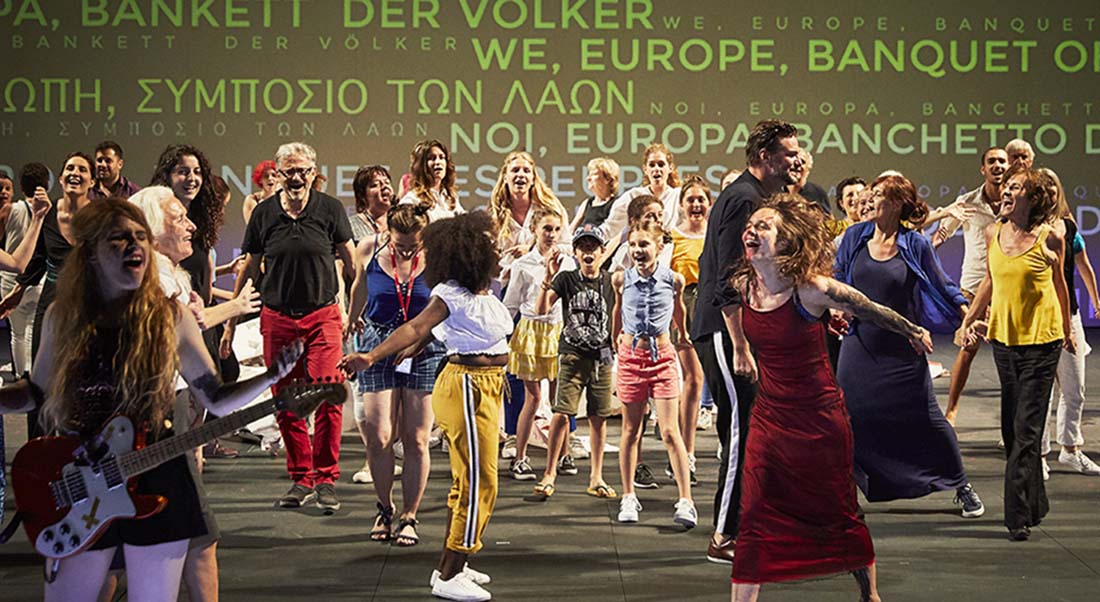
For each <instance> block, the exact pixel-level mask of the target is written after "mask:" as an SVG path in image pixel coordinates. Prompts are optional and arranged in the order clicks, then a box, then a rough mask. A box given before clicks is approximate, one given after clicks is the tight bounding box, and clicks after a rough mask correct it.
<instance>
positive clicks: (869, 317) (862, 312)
mask: <svg viewBox="0 0 1100 602" xmlns="http://www.w3.org/2000/svg"><path fill="white" fill-rule="evenodd" d="M825 295H826V296H827V297H829V298H830V299H832V300H833V301H835V302H836V303H839V304H841V305H842V306H843V308H844V310H845V311H848V312H849V313H851V314H852V315H854V316H855V317H857V318H859V319H861V320H866V321H868V322H870V323H872V324H874V325H875V326H878V327H880V328H885V329H886V330H891V331H893V332H896V333H898V334H901V335H905V336H907V337H908V336H913V335H915V334H917V333H918V332H920V327H919V326H917V325H916V324H913V323H912V322H910V321H909V320H906V319H905V317H904V316H902V315H901V314H899V313H898V312H896V311H894V310H892V309H890V308H889V307H885V306H882V305H879V304H878V303H875V302H874V301H871V300H870V299H868V298H867V295H864V294H863V293H861V292H859V291H858V290H856V289H854V288H852V287H850V286H848V285H845V284H842V283H840V282H836V281H834V280H830V281H829V283H828V284H827V285H826V287H825Z"/></svg>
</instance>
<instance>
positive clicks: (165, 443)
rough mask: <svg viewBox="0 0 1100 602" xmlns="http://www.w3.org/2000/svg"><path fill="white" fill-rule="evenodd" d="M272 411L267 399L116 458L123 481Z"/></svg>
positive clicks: (271, 401)
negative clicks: (124, 478)
mask: <svg viewBox="0 0 1100 602" xmlns="http://www.w3.org/2000/svg"><path fill="white" fill-rule="evenodd" d="M274 410H275V399H274V398H272V399H268V400H266V401H263V402H261V403H258V404H256V405H254V406H250V407H247V408H244V409H242V410H238V411H236V412H233V413H232V414H228V415H226V416H222V417H221V418H217V419H215V420H211V421H209V422H207V423H205V424H203V425H202V426H200V427H198V428H194V429H191V430H189V431H187V432H186V433H182V434H180V435H176V436H174V437H169V438H168V439H163V440H161V441H157V442H156V443H154V444H152V445H148V446H146V447H143V448H141V449H136V450H134V451H132V452H128V453H126V454H123V455H122V456H121V457H120V458H119V465H120V467H121V468H122V471H123V474H124V476H125V477H126V478H130V477H135V476H137V475H139V474H141V473H143V472H147V471H150V470H152V469H154V468H156V467H157V466H160V465H161V464H164V463H165V462H167V461H169V460H171V459H172V458H175V457H176V456H180V455H183V454H185V453H187V452H188V451H190V450H192V449H195V448H196V447H198V446H200V445H204V444H206V443H207V442H209V441H213V440H214V439H217V438H218V437H221V436H222V435H227V434H229V433H232V432H234V431H236V430H238V429H241V428H243V427H244V426H246V425H248V424H249V423H252V422H255V421H256V420H258V419H260V418H263V417H264V416H267V415H268V414H270V413H271V412H273V411H274Z"/></svg>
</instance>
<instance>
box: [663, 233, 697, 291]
mask: <svg viewBox="0 0 1100 602" xmlns="http://www.w3.org/2000/svg"><path fill="white" fill-rule="evenodd" d="M705 238H706V235H705V234H698V235H695V234H685V233H683V232H681V231H680V229H679V228H673V229H672V262H671V263H670V265H669V267H670V268H672V271H673V272H676V273H678V274H680V275H681V276H683V277H684V285H685V286H686V285H689V284H696V283H697V282H699V256H700V255H702V254H703V241H704V239H705Z"/></svg>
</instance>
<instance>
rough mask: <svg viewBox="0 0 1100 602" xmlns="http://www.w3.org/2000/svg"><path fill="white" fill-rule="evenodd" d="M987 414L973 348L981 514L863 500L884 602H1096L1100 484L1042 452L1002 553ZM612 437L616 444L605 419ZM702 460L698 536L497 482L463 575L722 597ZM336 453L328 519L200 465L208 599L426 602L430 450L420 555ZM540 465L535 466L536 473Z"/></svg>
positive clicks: (590, 595)
mask: <svg viewBox="0 0 1100 602" xmlns="http://www.w3.org/2000/svg"><path fill="white" fill-rule="evenodd" d="M1089 338H1090V339H1092V343H1093V346H1094V347H1095V346H1097V345H1100V332H1093V333H1090V337H1089ZM937 343H938V344H939V347H938V350H937V351H936V352H935V354H934V359H937V360H939V361H942V362H944V363H945V364H946V365H947V366H948V367H950V364H951V361H952V360H953V357H954V348H953V347H951V345H950V341H948V340H947V339H946V338H941V339H940V340H937ZM1089 373H1090V380H1091V382H1092V383H1098V382H1100V378H1097V377H1098V376H1100V362H1098V360H1096V359H1095V358H1092V359H1091V360H1090V362H1089ZM1094 386H1095V385H1094ZM946 388H947V379H946V378H940V379H938V380H937V381H936V390H937V393H938V394H939V395H940V399H941V403H942V402H944V401H945V398H946ZM1092 397H1093V399H1095V398H1096V395H1093V396H1092ZM997 405H998V388H997V378H996V374H995V372H994V369H993V364H992V358H991V354H990V353H989V352H988V350H984V351H983V352H982V354H981V355H980V356H979V358H978V361H977V363H976V364H975V367H974V372H973V375H972V377H971V379H970V383H969V388H968V389H967V394H966V396H965V398H964V400H963V404H962V411H961V413H960V419H959V429H958V433H959V438H960V442H961V444H962V451H963V457H964V459H965V461H966V467H967V469H968V472H969V474H970V477H971V480H972V482H973V484H974V486H975V488H976V489H977V490H978V492H979V493H980V494H981V496H982V498H983V500H984V501H985V504H986V507H987V512H986V515H985V516H984V517H982V518H980V519H976V520H964V519H962V518H960V516H959V511H958V508H957V507H955V506H953V505H952V499H953V493H949V492H942V493H938V494H934V495H931V496H928V497H926V498H924V499H921V500H916V501H908V502H896V503H885V504H867V503H866V502H864V503H863V505H864V508H865V510H866V513H867V516H866V519H867V523H868V524H869V525H870V528H871V533H872V535H873V537H874V542H875V548H876V552H877V556H878V567H879V569H878V570H879V588H880V591H881V593H882V596H883V599H884V600H888V601H903V600H906V601H907V600H911V601H925V600H1013V601H1015V600H1021V601H1023V600H1028V601H1030V600H1036V601H1039V600H1041V601H1054V600H1075V601H1077V600H1080V601H1086V600H1097V599H1100V574H1098V571H1100V520H1098V519H1100V477H1087V476H1082V475H1078V474H1076V473H1071V472H1069V471H1068V469H1067V468H1066V467H1064V466H1062V465H1060V464H1059V463H1058V462H1057V461H1056V454H1052V455H1051V456H1050V459H1051V466H1052V468H1053V471H1054V472H1053V474H1052V475H1051V479H1050V481H1049V482H1048V483H1047V487H1048V493H1049V496H1050V501H1051V511H1050V515H1049V516H1048V517H1047V519H1046V520H1045V521H1044V522H1043V524H1042V526H1041V527H1039V528H1038V529H1036V530H1035V532H1034V533H1033V535H1032V539H1031V541H1029V542H1026V543H1011V542H1009V541H1008V539H1007V538H1006V530H1005V529H1004V527H1003V526H1002V525H1001V519H1002V508H1003V502H1002V474H1003V468H1004V460H1003V454H1002V452H1001V451H999V450H998V449H997V447H996V443H997V439H998V430H997V426H996V425H997V424H998V422H997ZM348 411H350V407H349V408H348ZM1098 416H1100V405H1097V404H1096V403H1095V402H1094V403H1092V405H1091V407H1089V408H1087V410H1086V426H1085V436H1086V439H1087V440H1088V443H1087V444H1086V446H1085V449H1086V451H1088V452H1091V453H1092V454H1093V458H1094V459H1096V460H1098V461H1100V425H1098V420H1097V417H1098ZM7 424H8V426H9V430H8V448H9V449H8V453H9V455H8V458H9V460H10V458H11V457H12V454H13V453H14V451H15V449H14V448H15V446H16V444H17V443H19V442H21V441H22V438H23V436H24V432H25V431H24V429H23V428H22V427H23V425H24V423H23V419H22V417H17V418H13V417H9V418H8V420H7ZM612 430H613V431H614V433H615V435H616V436H617V433H618V430H619V429H618V422H617V421H616V422H614V423H612ZM581 432H582V433H585V432H586V427H583V426H582V427H581ZM716 445H717V438H716V437H715V436H714V434H713V433H712V432H710V433H705V434H701V437H700V440H699V451H698V456H699V459H700V461H699V477H700V481H701V486H699V487H698V488H697V489H696V491H695V496H696V499H697V501H698V504H699V510H700V514H701V515H703V518H704V521H703V525H701V526H700V527H698V528H696V529H694V530H693V531H690V532H684V531H683V530H682V529H681V528H679V527H677V526H675V525H674V523H672V520H671V519H672V511H673V503H674V502H675V498H676V496H675V488H674V486H673V485H672V483H671V481H669V480H667V479H664V478H663V475H662V480H661V482H662V486H661V488H660V489H658V490H655V491H654V490H650V491H644V492H642V493H641V494H640V498H641V501H642V504H643V505H644V510H643V511H642V520H641V522H640V523H638V524H636V525H621V524H619V523H618V522H616V521H615V517H616V514H617V512H618V504H617V501H611V502H605V501H599V500H597V499H595V498H592V497H589V496H587V495H585V493H584V488H585V486H586V485H587V481H586V476H585V475H586V474H587V470H588V462H587V461H580V462H579V464H580V468H581V476H576V477H562V478H560V479H559V481H558V484H559V488H558V492H557V493H556V494H555V495H554V497H553V498H552V499H551V500H550V501H548V502H532V501H528V499H527V498H528V496H529V495H530V492H531V486H532V484H531V483H519V482H517V481H513V480H512V479H511V478H507V477H504V476H502V478H501V492H500V499H499V502H498V504H497V510H496V513H495V514H494V516H493V519H492V522H491V524H490V526H489V529H488V533H487V537H486V546H485V550H484V551H483V553H481V554H480V555H478V556H477V558H476V561H475V566H476V568H478V569H480V570H482V571H486V572H488V573H490V574H491V575H492V577H493V583H492V585H490V586H489V589H490V591H492V593H493V596H494V599H495V600H575V601H578V602H579V601H582V600H594V601H595V600H598V601H599V602H609V601H611V600H630V601H639V602H640V601H645V600H723V599H727V600H728V599H729V568H728V567H727V566H722V565H715V564H711V563H708V562H706V561H705V560H704V552H705V550H706V546H707V537H708V536H709V534H710V529H709V528H708V526H709V516H710V513H711V506H712V502H711V500H713V495H714V478H715V471H716V468H715V466H716V461H714V460H713V457H714V450H715V448H716ZM344 449H345V453H344V455H343V462H342V463H341V465H342V468H343V470H344V476H343V477H342V482H341V483H340V484H339V485H338V493H339V495H340V497H341V500H342V501H343V508H342V509H341V510H340V511H339V512H337V513H336V514H335V515H334V516H329V517H325V516H322V515H321V513H320V512H319V511H317V510H315V509H312V508H310V509H304V510H301V511H287V510H281V511H280V510H276V509H274V508H273V507H272V502H273V500H275V498H276V497H278V496H279V495H280V494H282V493H283V492H284V491H285V490H286V488H287V487H288V482H287V481H286V477H285V472H284V471H283V461H282V460H281V459H272V458H269V457H267V456H266V455H264V454H262V453H261V452H260V451H259V450H257V449H243V450H242V451H243V452H244V453H243V455H242V457H241V458H240V459H237V460H228V461H227V460H222V461H213V462H211V463H210V464H209V469H208V472H207V474H206V483H207V488H208V490H209V492H210V496H211V502H212V504H213V506H214V508H215V510H216V512H217V515H218V519H219V522H220V524H221V528H222V533H223V539H222V541H221V544H220V547H219V560H220V563H221V584H222V585H221V586H222V595H223V599H225V600H229V601H236V600H261V601H270V600H301V599H311V600H380V601H381V600H385V601H389V600H428V599H431V596H430V593H429V592H430V590H429V588H428V585H427V582H428V577H429V575H430V573H431V571H432V569H433V568H434V565H435V562H436V560H437V558H438V554H439V548H440V537H441V533H442V525H443V521H444V519H445V517H446V512H445V505H444V504H445V496H446V491H447V486H448V481H449V474H448V468H447V461H446V457H445V456H444V455H442V454H441V453H440V452H439V451H438V450H435V451H433V456H432V460H433V469H432V476H431V479H430V481H429V486H428V493H427V496H426V500H425V503H424V506H423V507H422V509H421V512H420V519H421V520H422V525H421V529H420V533H421V536H422V543H421V544H420V545H419V546H417V547H414V548H410V549H402V548H397V547H391V546H388V545H381V544H377V543H372V542H370V541H369V539H368V537H367V532H368V530H369V528H370V523H371V519H372V517H373V516H374V512H375V508H374V497H373V491H372V488H371V486H369V485H355V484H352V483H351V482H350V479H351V474H352V473H353V472H354V471H355V470H356V469H358V467H359V466H361V464H362V458H363V455H362V451H361V450H362V446H361V444H360V443H359V441H358V436H357V435H355V434H351V433H348V434H346V435H345V437H344ZM539 451H541V450H539ZM645 455H646V458H647V459H649V460H650V462H651V464H653V465H657V466H662V467H663V465H664V461H663V457H664V454H663V451H662V446H661V444H660V442H659V441H658V440H656V439H654V438H652V437H649V438H648V439H647V441H646V454H645ZM659 459H660V460H659ZM544 461H545V458H544V456H542V455H541V454H537V455H536V457H535V458H534V465H535V468H536V470H541V467H542V465H543V463H544ZM505 466H506V464H505ZM604 475H605V478H606V479H607V480H608V482H610V483H613V484H615V486H616V488H618V472H617V456H614V455H609V456H608V462H607V464H606V466H605V471H604ZM9 493H10V492H9ZM9 504H10V502H9ZM9 508H10V506H9ZM41 574H42V572H41V561H40V560H39V559H38V558H37V557H36V556H35V555H34V554H33V553H32V552H31V549H30V547H29V545H28V544H27V542H26V538H25V537H24V536H23V534H22V532H20V534H19V535H18V536H17V537H16V538H15V539H14V540H13V541H12V542H11V543H9V544H7V545H4V546H0V599H3V600H31V599H35V598H40V597H41V591H42V586H41ZM856 598H857V590H856V587H855V584H854V582H853V581H852V579H851V578H850V577H847V576H837V577H833V578H827V579H820V580H814V581H810V582H801V583H792V584H783V585H775V586H765V589H764V592H763V596H762V599H765V600H775V601H780V600H821V601H829V600H854V599H856Z"/></svg>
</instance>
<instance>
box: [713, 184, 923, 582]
mask: <svg viewBox="0 0 1100 602" xmlns="http://www.w3.org/2000/svg"><path fill="white" fill-rule="evenodd" d="M824 217H825V216H824V214H823V213H822V212H821V211H820V210H818V209H817V208H816V207H815V206H813V205H811V204H810V203H809V201H806V200H805V199H803V198H801V197H799V196H796V195H791V194H778V195H775V196H773V197H771V198H769V199H767V200H766V201H764V203H763V204H762V205H761V206H760V207H759V208H758V209H757V210H756V211H755V212H753V214H752V216H751V217H750V218H749V221H748V224H747V226H746V227H745V231H744V234H743V235H742V237H741V239H742V242H743V244H744V245H745V256H744V259H743V260H742V261H741V264H740V267H739V269H738V270H737V272H736V273H735V274H734V276H733V277H732V281H731V282H730V284H731V285H732V286H735V287H737V289H738V290H740V291H742V299H743V312H742V323H743V326H744V332H745V336H746V338H747V339H748V341H749V343H750V344H751V345H752V347H753V348H754V351H755V352H756V362H757V366H758V367H759V371H760V390H759V393H758V394H757V396H756V403H755V404H754V405H753V408H752V418H751V422H752V428H751V429H749V435H748V442H747V444H746V447H745V465H744V476H743V477H742V478H743V479H744V490H743V493H742V494H741V521H740V525H739V528H738V533H737V544H736V548H735V552H734V558H733V589H732V599H733V600H734V601H735V602H739V601H748V600H756V598H757V596H758V595H759V593H760V584H761V583H766V582H775V581H790V580H794V579H805V578H808V577H813V576H817V575H827V574H830V573H837V572H842V571H851V572H852V574H853V575H854V576H855V578H856V581H857V582H858V583H859V587H860V594H861V599H862V600H878V599H879V597H878V592H877V588H876V585H875V571H874V556H875V554H874V548H873V546H872V544H871V534H870V533H869V532H868V530H867V525H866V524H864V523H863V521H862V520H860V519H859V517H858V516H857V515H856V492H855V484H854V482H853V480H852V431H851V427H850V426H849V424H848V413H847V411H846V410H845V407H844V395H843V394H842V393H841V391H840V388H839V387H838V386H837V384H836V380H835V379H834V378H833V372H832V368H831V367H830V366H829V357H828V355H827V353H826V352H825V338H824V335H825V327H824V325H823V323H822V316H824V315H825V314H826V310H828V309H838V310H841V311H845V312H848V313H850V314H853V315H854V316H856V317H857V318H859V319H861V320H863V321H864V322H867V323H871V324H875V325H876V326H879V327H882V328H885V329H888V330H891V331H893V332H897V333H899V334H902V335H904V336H905V337H906V338H907V339H908V340H909V341H910V343H911V344H912V345H913V346H914V347H915V348H916V349H917V350H918V351H921V352H924V351H931V350H932V340H931V338H930V337H929V335H928V331H927V330H925V329H923V328H921V327H920V326H917V325H916V324H913V323H911V322H910V321H908V320H906V319H905V318H904V317H902V316H901V315H899V314H898V313H897V312H895V311H893V310H891V309H889V308H886V307H883V306H881V305H878V304H876V303H874V302H872V301H871V300H869V299H868V298H867V297H866V296H864V295H863V294H862V293H860V292H859V291H857V290H855V289H854V288H852V287H850V286H848V285H846V284H842V283H840V282H837V281H836V280H833V279H832V278H829V274H830V273H831V272H832V241H831V240H830V238H829V236H828V233H827V232H826V231H825V228H824V227H823V225H822V224H823V221H824Z"/></svg>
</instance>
